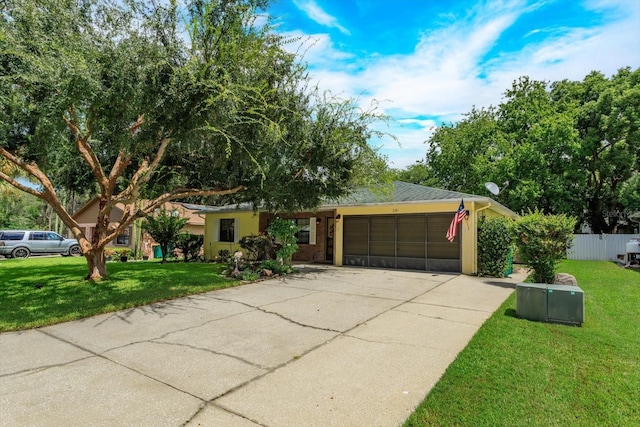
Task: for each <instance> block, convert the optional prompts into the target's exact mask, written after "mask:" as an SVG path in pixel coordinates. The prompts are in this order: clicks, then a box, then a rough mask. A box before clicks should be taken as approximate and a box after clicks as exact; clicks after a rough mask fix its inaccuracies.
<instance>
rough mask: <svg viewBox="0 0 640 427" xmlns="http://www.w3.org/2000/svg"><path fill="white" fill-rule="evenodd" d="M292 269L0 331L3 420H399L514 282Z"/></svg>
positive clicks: (251, 426) (252, 424) (252, 423)
mask: <svg viewBox="0 0 640 427" xmlns="http://www.w3.org/2000/svg"><path fill="white" fill-rule="evenodd" d="M301 269H302V271H303V273H301V274H298V275H294V276H289V277H286V278H284V279H281V278H277V279H271V280H267V281H263V282H259V283H255V284H248V285H244V286H240V287H236V288H231V289H225V290H221V291H215V292H209V293H206V294H201V295H197V296H193V297H189V298H181V299H177V300H173V301H169V302H166V303H161V304H154V305H150V306H145V307H140V308H136V309H130V310H125V311H119V312H117V313H111V314H105V315H100V316H96V317H92V318H88V319H84V320H79V321H75V322H69V323H64V324H59V325H55V326H50V327H46V328H41V329H37V330H29V331H24V332H11V333H4V334H0V354H1V355H2V357H1V358H0V425H2V426H18V425H30V426H87V425H91V426H124V425H129V426H179V425H187V426H242V427H244V426H246V427H256V426H273V427H275V426H367V427H368V426H397V425H399V424H401V423H402V422H403V421H404V420H405V419H406V418H407V416H408V415H409V414H410V413H411V412H412V411H413V409H414V408H415V406H416V405H417V404H418V403H420V402H421V401H422V399H423V398H424V396H425V395H426V394H427V393H428V392H429V390H430V389H431V387H433V385H434V384H435V383H436V382H437V381H438V379H439V378H440V376H441V375H442V374H443V372H444V371H445V369H446V368H447V366H448V365H449V364H450V363H451V362H452V361H453V360H454V358H455V357H456V355H457V354H458V353H459V352H460V350H462V349H463V348H464V347H465V346H466V344H467V343H468V341H469V339H470V338H471V337H472V336H473V335H474V334H475V332H476V331H477V329H478V328H479V327H480V326H481V325H482V323H483V322H484V321H485V320H486V319H487V318H488V317H489V316H490V315H491V314H492V313H493V312H494V311H495V310H496V309H497V308H498V307H499V306H500V304H501V303H502V302H503V301H504V300H505V299H506V298H507V296H508V295H509V294H510V293H511V292H513V289H514V287H515V285H514V284H515V283H516V281H519V280H522V278H523V277H514V276H512V277H513V278H512V279H501V280H497V279H489V280H482V279H478V278H473V277H467V276H458V275H447V274H432V273H424V272H405V271H389V270H373V269H360V268H340V267H332V266H302V267H301Z"/></svg>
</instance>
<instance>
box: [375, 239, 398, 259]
mask: <svg viewBox="0 0 640 427" xmlns="http://www.w3.org/2000/svg"><path fill="white" fill-rule="evenodd" d="M369 255H371V256H390V257H395V256H396V244H395V242H394V241H390V242H374V241H372V242H371V243H370V245H369Z"/></svg>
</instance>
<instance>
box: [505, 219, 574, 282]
mask: <svg viewBox="0 0 640 427" xmlns="http://www.w3.org/2000/svg"><path fill="white" fill-rule="evenodd" d="M575 224H576V220H575V218H572V217H568V216H566V215H544V214H543V213H541V212H539V211H537V210H536V211H535V212H529V214H527V215H525V216H522V217H520V219H518V220H517V221H516V222H515V223H514V224H513V226H512V227H511V232H512V234H513V237H514V240H515V243H516V245H517V247H518V253H519V254H520V257H521V258H522V261H523V262H525V263H526V264H527V265H528V266H530V267H531V268H533V270H534V277H533V278H534V281H535V282H538V283H552V282H553V278H554V276H555V273H556V268H557V266H558V263H559V262H560V261H561V260H562V259H564V258H566V256H567V249H569V248H570V247H571V244H572V243H573V229H574V227H575Z"/></svg>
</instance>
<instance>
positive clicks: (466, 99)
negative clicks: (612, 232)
mask: <svg viewBox="0 0 640 427" xmlns="http://www.w3.org/2000/svg"><path fill="white" fill-rule="evenodd" d="M298 3H300V2H298ZM543 4H544V2H539V3H536V4H533V5H527V4H525V3H523V2H520V1H514V2H508V1H505V2H492V3H481V4H480V5H479V6H477V7H476V8H475V9H474V10H472V11H471V12H470V13H469V14H468V16H467V17H466V19H465V20H460V19H459V18H458V19H456V20H454V19H452V18H446V17H442V20H441V23H442V25H441V26H440V27H439V28H435V29H432V30H430V31H426V32H425V33H424V34H423V35H422V37H421V39H420V40H418V41H417V42H416V48H415V50H414V52H413V53H412V54H409V55H395V56H381V55H371V56H370V57H367V58H359V59H358V58H354V57H353V56H351V55H348V54H345V53H343V52H341V51H340V50H339V49H337V48H336V47H335V46H334V44H333V43H332V41H331V39H330V37H329V36H328V35H327V34H315V35H312V36H310V37H311V38H312V39H314V40H315V41H316V43H315V45H314V46H312V47H311V48H309V49H308V50H307V56H306V58H305V60H306V61H308V62H309V64H310V69H309V70H310V74H311V76H312V78H313V79H314V80H317V81H318V82H319V85H320V87H322V88H326V89H330V90H332V91H333V92H334V93H337V94H341V95H343V96H348V97H356V98H358V99H359V101H360V102H361V105H363V108H365V109H366V107H367V106H368V105H370V103H371V102H372V100H374V99H376V100H379V101H385V102H382V103H381V105H380V108H381V109H382V111H383V112H385V113H387V114H389V115H391V116H393V117H395V118H396V122H395V123H393V124H391V125H390V128H389V132H390V133H393V134H394V135H396V136H397V138H398V140H399V142H400V144H401V147H402V148H400V147H398V145H397V143H395V142H393V141H391V140H390V139H385V140H381V141H373V145H382V147H383V152H384V153H385V154H387V155H389V158H390V160H391V161H392V162H393V166H394V167H403V166H407V165H409V164H412V163H414V162H415V160H418V159H421V158H424V155H425V153H426V151H427V146H426V145H425V144H424V141H425V140H427V139H428V138H429V136H430V135H431V132H432V130H431V129H432V127H433V125H432V124H431V123H424V126H416V124H418V121H414V120H415V118H416V117H425V116H428V117H432V118H437V120H438V121H439V122H450V121H457V120H459V119H460V118H461V117H462V114H464V113H466V112H469V111H470V110H471V108H472V107H473V106H476V107H488V106H489V105H497V104H499V103H500V102H501V101H502V94H503V93H504V91H505V90H506V89H508V88H510V87H511V84H512V82H513V81H514V80H516V79H518V77H520V76H523V75H527V76H529V77H531V78H532V79H536V80H547V81H557V80H562V79H565V78H566V79H571V80H581V79H582V78H584V76H586V75H587V74H588V73H589V72H591V71H592V70H598V71H601V72H603V73H604V74H605V75H608V76H609V75H611V74H614V73H615V72H616V71H617V69H618V68H620V67H623V66H631V67H633V68H636V67H639V66H640V49H638V39H639V38H640V30H639V27H638V23H639V22H640V3H637V2H635V1H625V0H619V1H615V0H590V1H589V2H588V4H587V6H588V7H589V8H591V9H594V10H598V11H606V13H607V15H606V20H605V23H604V24H602V25H600V26H598V27H594V28H579V27H578V28H559V27H556V28H545V27H541V28H538V29H536V30H534V31H530V32H529V33H528V34H526V35H523V36H522V37H523V38H529V37H531V35H532V34H535V33H537V32H541V33H544V34H545V37H544V38H542V39H540V40H541V41H537V42H534V41H533V40H535V39H537V38H531V40H532V41H531V42H530V43H529V44H528V45H526V46H525V47H524V48H523V49H521V50H520V51H518V52H509V53H502V54H500V55H498V56H493V57H492V58H491V59H489V60H487V59H486V58H485V57H486V55H488V54H489V53H490V52H491V50H492V49H493V48H494V47H495V46H496V43H497V42H498V41H499V40H500V37H501V36H503V34H504V32H505V31H506V30H509V29H511V28H512V26H513V25H514V23H516V22H517V20H518V19H519V18H520V17H522V16H524V15H525V14H526V13H528V12H531V11H533V10H536V8H538V7H540V6H542V5H543ZM387 101H388V102H387ZM433 124H435V121H433Z"/></svg>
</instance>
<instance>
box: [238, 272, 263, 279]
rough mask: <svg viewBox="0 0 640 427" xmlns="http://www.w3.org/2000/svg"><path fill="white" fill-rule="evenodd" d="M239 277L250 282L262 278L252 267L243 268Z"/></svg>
mask: <svg viewBox="0 0 640 427" xmlns="http://www.w3.org/2000/svg"><path fill="white" fill-rule="evenodd" d="M238 278H239V279H241V280H246V281H248V282H253V281H255V280H258V279H259V278H260V274H258V273H256V272H255V271H253V270H251V269H246V270H242V271H241V272H240V274H239V275H238Z"/></svg>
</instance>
